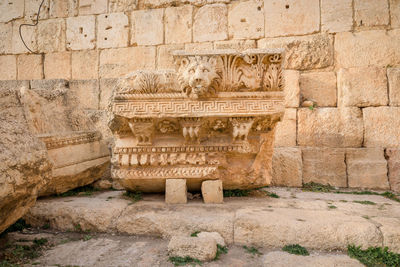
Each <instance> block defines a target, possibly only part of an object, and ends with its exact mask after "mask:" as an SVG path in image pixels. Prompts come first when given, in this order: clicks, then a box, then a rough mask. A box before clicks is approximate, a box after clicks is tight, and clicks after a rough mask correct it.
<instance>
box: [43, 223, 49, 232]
mask: <svg viewBox="0 0 400 267" xmlns="http://www.w3.org/2000/svg"><path fill="white" fill-rule="evenodd" d="M42 228H43V229H45V230H47V229H50V224H49V223H46V224H45V225H43V227H42Z"/></svg>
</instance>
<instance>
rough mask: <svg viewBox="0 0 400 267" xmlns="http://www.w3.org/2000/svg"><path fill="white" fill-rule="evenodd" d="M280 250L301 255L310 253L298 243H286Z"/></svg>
mask: <svg viewBox="0 0 400 267" xmlns="http://www.w3.org/2000/svg"><path fill="white" fill-rule="evenodd" d="M282 250H283V251H286V252H288V253H290V254H295V255H303V256H308V255H310V253H309V252H308V250H307V249H306V248H305V247H302V246H300V245H299V244H294V245H286V246H284V247H283V248H282Z"/></svg>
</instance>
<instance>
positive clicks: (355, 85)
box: [338, 67, 388, 107]
mask: <svg viewBox="0 0 400 267" xmlns="http://www.w3.org/2000/svg"><path fill="white" fill-rule="evenodd" d="M338 102H339V106H345V107H350V106H356V107H369V106H386V105H387V103H388V89H387V79H386V69H384V68H378V67H363V68H350V69H340V70H339V72H338Z"/></svg>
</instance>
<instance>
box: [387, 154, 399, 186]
mask: <svg viewBox="0 0 400 267" xmlns="http://www.w3.org/2000/svg"><path fill="white" fill-rule="evenodd" d="M386 156H387V160H388V175H389V184H390V189H392V190H393V191H396V192H400V149H396V148H387V149H386Z"/></svg>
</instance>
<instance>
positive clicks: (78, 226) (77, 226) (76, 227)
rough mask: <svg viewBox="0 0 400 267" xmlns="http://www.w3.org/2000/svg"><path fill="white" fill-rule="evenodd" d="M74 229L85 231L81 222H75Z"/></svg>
mask: <svg viewBox="0 0 400 267" xmlns="http://www.w3.org/2000/svg"><path fill="white" fill-rule="evenodd" d="M74 229H75V231H76V232H83V230H82V226H81V225H80V224H79V223H77V224H74Z"/></svg>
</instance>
